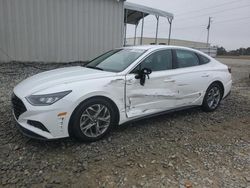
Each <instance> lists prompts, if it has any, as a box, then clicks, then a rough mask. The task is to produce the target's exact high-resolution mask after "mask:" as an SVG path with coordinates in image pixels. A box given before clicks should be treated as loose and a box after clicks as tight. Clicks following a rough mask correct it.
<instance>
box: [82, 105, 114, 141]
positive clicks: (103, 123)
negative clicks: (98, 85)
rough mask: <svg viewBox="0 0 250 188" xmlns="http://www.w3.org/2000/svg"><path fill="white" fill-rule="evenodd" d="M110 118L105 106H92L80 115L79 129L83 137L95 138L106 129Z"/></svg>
mask: <svg viewBox="0 0 250 188" xmlns="http://www.w3.org/2000/svg"><path fill="white" fill-rule="evenodd" d="M110 118H111V116H110V111H109V109H108V108H107V107H106V106H105V105H102V104H94V105H92V106H89V107H88V108H86V109H85V110H84V112H83V113H82V115H81V118H80V129H81V131H82V133H83V134H84V135H85V136H87V137H91V138H96V137H98V136H100V135H102V134H103V133H104V132H105V131H106V130H107V129H108V127H109V125H110V121H111V119H110Z"/></svg>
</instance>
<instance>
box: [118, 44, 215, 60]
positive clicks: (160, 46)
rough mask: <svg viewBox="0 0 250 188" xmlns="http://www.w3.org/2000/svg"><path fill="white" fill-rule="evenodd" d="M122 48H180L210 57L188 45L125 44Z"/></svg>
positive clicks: (152, 49) (150, 49) (149, 49)
mask: <svg viewBox="0 0 250 188" xmlns="http://www.w3.org/2000/svg"><path fill="white" fill-rule="evenodd" d="M122 49H138V50H148V51H154V50H158V49H182V50H189V51H193V52H195V53H199V54H202V55H203V56H206V57H207V58H209V59H211V57H210V56H208V55H207V54H205V53H203V52H201V51H199V50H196V49H193V48H188V47H184V46H174V45H171V46H169V45H141V46H126V47H123V48H122Z"/></svg>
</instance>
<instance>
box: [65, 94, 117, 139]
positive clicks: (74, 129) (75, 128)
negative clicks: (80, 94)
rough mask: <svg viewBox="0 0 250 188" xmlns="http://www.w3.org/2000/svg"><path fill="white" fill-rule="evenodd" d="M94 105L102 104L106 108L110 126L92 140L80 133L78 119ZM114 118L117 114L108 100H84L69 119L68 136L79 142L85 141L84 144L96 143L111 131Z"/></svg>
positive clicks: (114, 122)
mask: <svg viewBox="0 0 250 188" xmlns="http://www.w3.org/2000/svg"><path fill="white" fill-rule="evenodd" d="M94 104H102V105H104V106H106V107H107V108H108V110H109V111H110V116H111V117H110V125H109V127H108V128H107V130H106V131H105V132H104V133H103V134H101V135H99V136H98V137H95V138H92V137H88V136H86V135H84V134H83V133H82V131H81V129H80V117H81V115H82V113H83V112H84V111H85V109H86V108H88V107H89V106H92V105H94ZM116 117H117V112H116V111H115V109H114V107H113V106H112V104H110V102H109V101H108V100H105V99H103V98H99V97H96V98H91V99H89V100H86V101H84V102H82V103H81V104H79V105H78V107H77V108H76V109H75V111H74V112H73V114H72V116H71V119H70V123H69V132H70V135H71V136H73V137H75V138H76V139H77V140H79V141H85V142H93V141H97V140H99V139H101V138H103V137H104V136H105V135H107V134H108V133H109V132H110V131H111V129H112V128H113V127H114V125H115V124H116V123H117V122H116Z"/></svg>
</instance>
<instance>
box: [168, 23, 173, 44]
mask: <svg viewBox="0 0 250 188" xmlns="http://www.w3.org/2000/svg"><path fill="white" fill-rule="evenodd" d="M168 23H169V32H168V45H170V38H171V31H172V19H170V18H168Z"/></svg>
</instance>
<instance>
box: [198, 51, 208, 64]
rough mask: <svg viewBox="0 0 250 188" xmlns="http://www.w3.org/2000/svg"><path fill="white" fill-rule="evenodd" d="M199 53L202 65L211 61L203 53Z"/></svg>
mask: <svg viewBox="0 0 250 188" xmlns="http://www.w3.org/2000/svg"><path fill="white" fill-rule="evenodd" d="M197 55H198V56H199V59H200V65H204V64H206V63H208V62H209V61H210V60H209V59H208V58H207V57H205V56H203V55H201V54H197Z"/></svg>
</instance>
